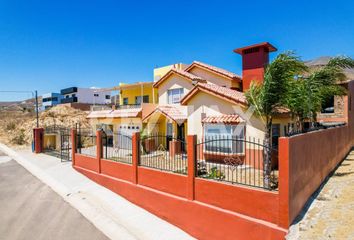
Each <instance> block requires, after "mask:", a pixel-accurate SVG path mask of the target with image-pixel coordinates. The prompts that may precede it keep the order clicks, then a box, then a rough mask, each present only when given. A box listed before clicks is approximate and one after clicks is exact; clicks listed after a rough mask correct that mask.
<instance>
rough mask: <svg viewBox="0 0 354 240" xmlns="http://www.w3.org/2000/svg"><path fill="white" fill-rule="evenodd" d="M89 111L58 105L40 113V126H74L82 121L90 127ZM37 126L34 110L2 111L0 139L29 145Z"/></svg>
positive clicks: (82, 124)
mask: <svg viewBox="0 0 354 240" xmlns="http://www.w3.org/2000/svg"><path fill="white" fill-rule="evenodd" d="M86 117H87V113H86V112H84V111H81V110H77V109H74V108H71V107H68V106H60V105H58V106H56V107H53V108H52V109H50V110H48V111H45V112H42V113H40V115H39V126H40V127H48V126H53V125H55V126H58V127H67V128H73V127H75V125H76V123H80V124H81V126H82V127H83V128H88V127H89V126H90V125H89V122H88V120H87V119H86ZM35 126H36V115H35V113H34V112H32V111H31V112H28V111H24V110H11V111H8V110H4V109H3V110H1V111H0V141H1V142H4V143H6V144H10V145H29V144H31V142H32V134H33V133H32V132H33V131H32V129H33V128H34V127H35Z"/></svg>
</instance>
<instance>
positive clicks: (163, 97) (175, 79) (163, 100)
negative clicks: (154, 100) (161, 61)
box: [158, 74, 194, 105]
mask: <svg viewBox="0 0 354 240" xmlns="http://www.w3.org/2000/svg"><path fill="white" fill-rule="evenodd" d="M193 87H194V86H193V84H192V82H191V81H190V80H187V79H185V78H183V77H180V76H177V75H175V74H173V75H172V76H170V77H169V78H168V79H166V80H165V81H164V82H163V83H161V85H160V86H159V88H158V91H159V104H160V105H168V100H167V98H168V94H167V91H168V90H169V89H176V88H183V94H184V95H186V94H187V93H188V92H189V91H190V90H191V89H192V88H193Z"/></svg>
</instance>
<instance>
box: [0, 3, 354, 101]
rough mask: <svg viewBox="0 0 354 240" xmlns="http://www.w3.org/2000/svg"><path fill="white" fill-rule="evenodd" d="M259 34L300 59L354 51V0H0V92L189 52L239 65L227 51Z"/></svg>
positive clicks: (128, 79) (106, 82)
mask: <svg viewBox="0 0 354 240" xmlns="http://www.w3.org/2000/svg"><path fill="white" fill-rule="evenodd" d="M265 41H268V42H270V43H271V44H273V45H274V46H276V47H277V48H278V52H277V53H280V52H283V51H286V50H294V51H296V53H297V54H298V55H299V56H301V57H302V59H304V60H309V59H313V58H317V57H319V56H334V55H340V54H345V55H348V56H350V57H354V1H349V0H348V1H340V0H337V1H327V0H322V1H309V0H308V1H302V0H298V1H285V0H283V1H235V0H234V1H223V0H218V1H206V0H204V1H182V0H181V1H168V0H165V1H151V0H150V1H129V0H127V1H118V0H116V1H106V0H100V1H90V0H86V1H74V0H72V1H66V0H61V1H32V0H27V1H17V0H6V1H3V0H0V91H5V90H11V91H34V90H38V93H39V95H41V94H44V93H47V92H58V91H60V89H62V88H66V87H71V86H78V87H112V86H116V85H118V83H119V82H125V83H132V82H137V81H152V80H153V68H154V67H157V66H159V67H161V66H165V65H169V64H173V63H178V62H182V63H186V64H188V63H191V62H192V61H194V60H197V61H202V62H205V63H208V64H212V65H215V66H218V67H222V68H225V69H227V70H229V71H232V72H235V73H237V74H241V71H242V65H241V57H240V55H238V54H235V53H233V52H232V50H233V49H235V48H239V47H243V46H247V45H250V44H254V43H259V42H265ZM277 53H272V54H271V58H274V57H275V56H276V54H277ZM28 97H31V94H30V93H11V94H5V93H1V92H0V101H14V100H22V99H25V98H28Z"/></svg>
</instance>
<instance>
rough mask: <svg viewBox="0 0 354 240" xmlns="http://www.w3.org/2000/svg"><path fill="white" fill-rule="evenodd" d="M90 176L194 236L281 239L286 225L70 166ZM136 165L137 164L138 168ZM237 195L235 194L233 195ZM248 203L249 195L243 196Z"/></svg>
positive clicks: (231, 239)
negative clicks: (247, 196)
mask: <svg viewBox="0 0 354 240" xmlns="http://www.w3.org/2000/svg"><path fill="white" fill-rule="evenodd" d="M74 168H75V169H76V170H78V171H79V172H81V173H83V174H84V175H86V176H87V177H89V178H90V179H92V180H94V181H96V182H97V183H99V184H100V185H102V186H105V187H107V188H108V189H111V190H112V191H114V192H116V193H117V194H119V195H120V196H123V197H124V198H126V199H128V200H129V201H131V202H132V203H134V204H137V205H138V206H140V207H142V208H144V209H146V210H148V211H149V212H151V213H153V214H155V215H157V216H159V217H160V218H162V219H165V220H166V221H168V222H170V223H172V224H174V225H176V226H178V227H180V228H181V229H183V230H184V231H186V232H188V233H189V234H191V235H192V236H194V237H196V238H197V239H212V240H215V239H224V240H237V239H242V240H243V239H247V240H259V239H272V240H273V239H274V240H276V239H284V236H285V234H286V232H287V231H286V229H283V228H279V227H278V226H277V225H276V224H271V223H269V222H266V221H262V220H259V219H256V218H252V217H249V216H245V215H242V214H239V213H236V212H232V211H228V210H225V209H222V208H218V207H215V206H212V205H209V204H205V203H202V202H199V201H190V200H187V199H185V198H182V197H178V196H174V195H172V194H166V193H164V192H161V191H159V190H156V189H152V188H149V187H145V186H142V185H139V184H133V183H127V182H126V181H121V180H119V179H116V178H112V177H109V176H106V175H100V174H97V173H94V172H91V171H87V170H85V169H83V168H80V167H76V166H75V167H74ZM139 169H140V168H139ZM233 198H234V199H237V196H233ZM247 201H248V203H249V204H251V203H252V201H251V200H250V199H248V200H247Z"/></svg>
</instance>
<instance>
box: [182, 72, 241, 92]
mask: <svg viewBox="0 0 354 240" xmlns="http://www.w3.org/2000/svg"><path fill="white" fill-rule="evenodd" d="M188 72H190V73H192V74H194V75H196V76H199V77H201V78H203V79H205V80H207V81H208V82H209V83H213V84H216V85H218V86H223V87H227V88H238V89H241V86H240V84H239V83H238V82H236V80H232V79H229V78H226V77H223V76H220V75H218V74H216V73H213V72H210V71H208V70H205V69H202V68H200V67H198V66H196V67H193V68H192V69H191V70H189V71H188Z"/></svg>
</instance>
